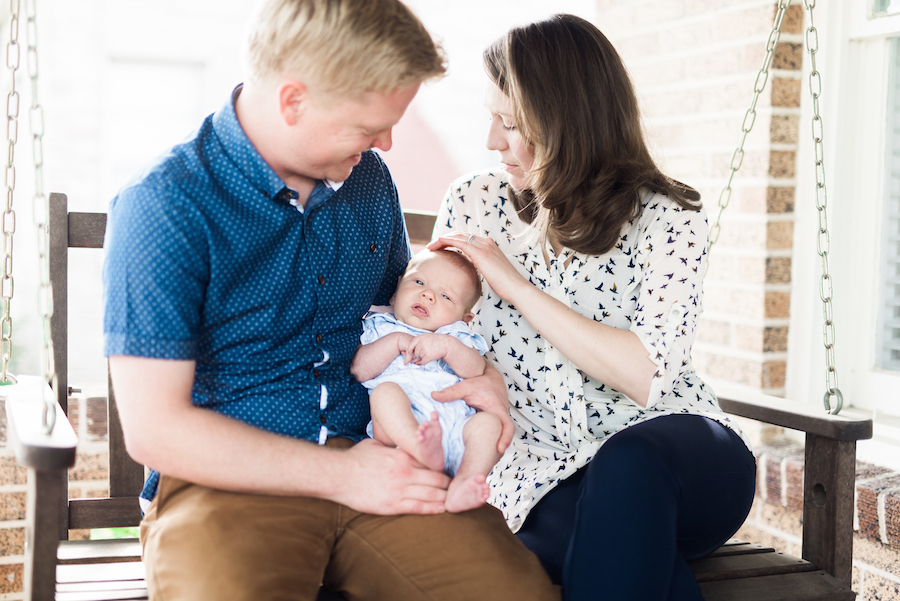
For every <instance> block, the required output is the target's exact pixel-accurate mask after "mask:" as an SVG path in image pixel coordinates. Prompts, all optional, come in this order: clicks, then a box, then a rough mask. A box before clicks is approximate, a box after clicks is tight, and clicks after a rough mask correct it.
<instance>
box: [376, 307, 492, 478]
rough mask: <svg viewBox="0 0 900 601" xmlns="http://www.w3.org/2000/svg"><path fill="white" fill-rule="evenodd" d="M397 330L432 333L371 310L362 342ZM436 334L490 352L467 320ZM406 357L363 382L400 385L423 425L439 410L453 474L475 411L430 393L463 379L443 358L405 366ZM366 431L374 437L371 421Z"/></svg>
mask: <svg viewBox="0 0 900 601" xmlns="http://www.w3.org/2000/svg"><path fill="white" fill-rule="evenodd" d="M394 332H404V333H406V334H410V335H412V336H419V335H421V334H430V333H431V332H429V331H428V330H420V329H419V328H414V327H413V326H411V325H408V324H405V323H403V322H401V321H399V320H398V319H397V318H396V317H394V314H393V313H370V314H369V315H367V316H366V318H365V320H363V333H362V336H361V337H360V342H361V343H362V344H370V343H372V342H375V341H376V340H378V339H379V338H382V337H384V336H387V335H388V334H392V333H394ZM434 333H435V334H449V335H450V336H453V337H454V338H456V339H457V340H459V341H460V342H462V343H463V344H465V345H466V346H468V347H469V348H473V349H475V350H476V351H478V352H479V353H481V354H482V355H484V354H485V353H486V352H487V343H486V342H485V341H484V338H482V337H481V335H480V334H476V333H475V332H473V331H472V330H470V329H469V326H467V325H466V323H465V322H464V321H457V322H454V323H451V324H450V325H446V326H443V327H440V328H438V329H437V330H435V331H434ZM403 360H404V359H403V355H398V356H397V357H396V358H395V359H394V360H393V361H392V362H391V364H390V365H388V366H387V369H385V370H384V371H383V372H382V373H381V374H380V375H378V376H376V377H374V378H372V379H371V380H368V381H366V382H363V383H362V384H363V386H365V387H366V388H368V389H369V390H374V389H375V387H376V386H378V385H379V384H381V383H383V382H393V383H394V384H397V385H398V386H400V388H402V389H403V392H405V393H406V396H408V397H409V403H410V405H411V406H412V411H413V415H414V416H415V418H416V421H418V422H419V423H420V424H421V423H422V422H425V421H429V420H430V419H431V412H432V411H436V412H437V414H438V416H439V420H440V423H441V430H442V431H443V433H442V436H441V447H442V448H443V449H444V469H445V470H446V471H447V473H448V474H450V475H451V476H453V475H455V474H456V470H457V469H459V464H460V462H461V461H462V456H463V451H464V450H465V445H464V443H463V428H464V427H465V425H466V422H467V421H469V418H470V417H472V416H473V415H475V410H474V409H472V408H471V407H469V406H468V405H466V403H465V402H464V401H462V400H457V401H449V402H447V403H439V402H437V401H435V400H434V399H433V398H431V393H432V392H434V391H436V390H443V389H444V388H447V387H448V386H453V385H454V384H456V383H457V382H460V381H462V378H460V377H459V376H457V375H456V374H455V373H454V372H453V370H452V369H451V368H450V366H449V365H447V362H446V361H444V360H443V359H439V360H437V361H431V362H429V363H426V364H425V365H415V364H413V363H409V364H407V365H404V364H403ZM367 431H368V433H369V436H372V422H369V426H368V429H367Z"/></svg>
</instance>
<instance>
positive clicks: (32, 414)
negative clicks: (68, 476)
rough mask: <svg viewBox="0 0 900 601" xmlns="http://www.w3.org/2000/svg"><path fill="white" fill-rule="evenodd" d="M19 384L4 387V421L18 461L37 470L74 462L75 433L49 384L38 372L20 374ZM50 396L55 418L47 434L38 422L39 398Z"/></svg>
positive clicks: (39, 413) (39, 416)
mask: <svg viewBox="0 0 900 601" xmlns="http://www.w3.org/2000/svg"><path fill="white" fill-rule="evenodd" d="M18 380H19V382H18V384H15V385H12V386H9V387H5V388H6V390H5V391H4V392H5V393H6V422H7V424H8V428H9V433H10V438H11V440H13V441H14V449H15V453H16V459H17V460H18V462H19V463H20V464H21V465H23V466H25V467H29V468H35V469H40V470H50V469H67V468H69V467H71V466H73V465H75V447H76V445H77V444H78V437H77V436H76V435H75V431H74V430H73V429H72V426H71V424H70V423H69V420H68V418H67V417H66V414H65V413H64V412H63V410H62V407H60V406H59V404H58V403H57V402H56V396H55V395H53V394H52V391H51V390H50V387H49V385H48V384H47V383H46V382H45V381H44V379H43V378H40V377H37V376H19V378H18ZM44 398H52V399H53V404H54V405H55V406H56V422H55V424H54V426H53V430H52V431H51V433H50V434H45V433H44V431H43V428H42V425H41V411H42V400H43V399H44Z"/></svg>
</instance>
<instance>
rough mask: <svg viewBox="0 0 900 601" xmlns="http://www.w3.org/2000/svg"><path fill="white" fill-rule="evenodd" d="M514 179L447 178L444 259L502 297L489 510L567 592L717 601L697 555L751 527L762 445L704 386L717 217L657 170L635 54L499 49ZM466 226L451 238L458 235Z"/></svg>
mask: <svg viewBox="0 0 900 601" xmlns="http://www.w3.org/2000/svg"><path fill="white" fill-rule="evenodd" d="M484 62H485V66H486V70H487V72H488V75H489V76H490V80H491V81H490V83H489V84H488V86H487V89H486V94H485V100H486V104H487V107H488V109H489V110H490V113H491V125H490V130H489V134H488V139H487V146H488V148H489V149H491V150H496V151H498V152H499V154H500V159H501V161H502V163H503V164H504V168H503V171H502V172H501V171H491V172H483V173H479V174H475V175H472V176H468V177H464V178H462V179H460V180H458V181H456V182H454V184H453V185H452V186H451V188H450V191H449V193H448V196H447V198H446V199H445V201H444V204H443V207H442V209H441V213H440V215H439V217H438V233H439V234H443V235H441V236H440V237H439V238H438V239H437V240H436V241H435V242H433V243H432V244H431V248H443V247H454V248H457V249H459V250H461V251H462V252H464V253H465V254H467V255H468V256H469V257H471V259H472V260H473V262H474V263H475V265H476V266H477V267H478V269H479V271H480V272H481V273H482V275H483V276H484V279H485V281H486V283H487V284H488V286H487V287H486V288H485V293H484V295H483V297H482V302H481V307H480V310H479V313H478V316H477V317H476V318H475V320H474V322H473V327H474V329H475V330H477V331H478V332H479V333H480V334H482V335H483V336H484V337H485V338H486V339H487V340H488V341H489V343H490V344H491V352H490V353H489V356H491V357H492V358H493V359H494V360H495V361H496V364H497V365H498V367H499V369H500V371H502V373H503V374H504V376H505V378H506V382H507V385H508V388H509V403H510V405H511V406H510V414H511V416H512V419H513V421H514V422H515V427H516V432H515V437H514V440H513V443H512V445H511V446H510V448H509V450H508V451H507V453H506V454H505V455H504V457H503V458H502V459H501V460H500V462H499V463H498V464H497V466H496V467H495V468H494V471H493V472H492V474H491V477H490V479H489V482H490V483H491V486H492V497H491V502H492V503H493V504H494V505H496V506H497V507H499V508H500V509H501V510H502V511H503V512H504V514H505V515H506V518H507V520H508V523H509V525H510V527H511V528H512V529H513V530H514V531H516V532H517V533H518V535H519V537H520V538H521V539H522V540H523V541H524V542H525V544H526V545H527V546H528V547H529V548H531V549H532V550H533V551H534V552H535V553H536V554H537V555H538V556H539V557H540V558H541V561H542V562H543V564H544V566H545V567H546V568H547V570H548V572H549V573H550V575H551V577H552V578H553V579H554V580H555V581H556V582H561V583H562V585H563V592H564V596H565V598H566V599H579V600H580V599H593V598H600V597H602V598H605V599H616V600H618V601H621V600H625V599H641V600H645V601H646V600H657V599H659V600H661V599H673V600H674V599H678V600H679V601H684V600H687V599H698V600H699V599H701V596H700V592H699V589H698V587H697V583H696V582H695V580H694V578H693V575H692V573H691V571H690V569H689V568H688V566H687V564H686V561H687V560H690V559H693V558H696V557H701V556H703V555H706V554H708V553H709V552H711V551H713V550H714V549H716V548H717V547H719V546H720V545H721V544H722V543H723V542H724V541H725V540H727V539H728V538H729V537H730V536H731V535H732V534H733V533H734V532H735V530H737V528H738V527H739V526H740V525H741V523H742V522H743V520H744V518H745V517H746V515H747V513H748V511H749V509H750V504H751V501H752V498H753V491H754V482H755V474H756V465H755V460H754V458H753V455H752V453H751V452H750V450H749V445H748V444H747V443H746V441H745V440H744V438H743V435H742V434H741V433H740V431H739V429H738V427H737V426H736V424H734V423H733V422H732V421H731V420H730V419H729V418H728V417H727V416H726V415H725V414H724V413H722V411H721V410H720V409H719V407H718V403H717V401H716V398H715V395H714V394H713V392H712V390H710V389H709V388H708V387H706V386H705V385H704V383H703V382H702V381H701V380H700V379H699V378H698V377H697V375H696V373H695V372H694V369H693V368H692V366H691V361H690V350H691V345H692V343H693V340H694V332H695V329H696V326H697V320H698V317H699V315H700V311H701V298H702V278H703V274H704V270H705V267H706V246H707V236H708V224H707V221H706V215H705V212H704V211H703V209H702V208H701V205H700V202H699V194H697V192H696V191H694V190H693V189H691V188H689V187H687V186H684V185H683V184H680V183H678V182H676V181H673V180H671V179H669V178H667V177H666V176H664V175H663V174H662V173H660V171H659V169H658V168H657V167H656V165H655V164H654V162H653V160H652V158H651V157H650V154H649V152H648V151H647V148H646V144H645V143H644V140H643V137H642V133H641V128H640V119H639V113H638V108H637V101H636V98H635V94H634V91H633V88H632V86H631V82H630V80H629V78H628V75H627V73H626V70H625V67H624V65H623V64H622V61H621V59H620V58H619V56H618V54H617V53H616V52H615V50H614V49H613V47H612V46H611V45H610V43H609V41H608V40H607V39H606V38H605V37H604V36H603V34H602V33H600V32H599V31H598V30H597V29H596V28H595V27H594V26H593V25H591V24H590V23H588V22H586V21H584V20H582V19H579V18H577V17H574V16H570V15H556V16H554V17H552V18H550V19H548V20H546V21H542V22H539V23H534V24H531V25H528V26H524V27H519V28H515V29H513V30H511V31H510V32H509V33H508V34H507V35H506V36H504V37H503V38H501V39H499V40H498V41H497V42H495V43H494V44H493V45H492V46H491V47H489V48H488V49H487V50H486V51H485V54H484ZM451 232H452V233H451Z"/></svg>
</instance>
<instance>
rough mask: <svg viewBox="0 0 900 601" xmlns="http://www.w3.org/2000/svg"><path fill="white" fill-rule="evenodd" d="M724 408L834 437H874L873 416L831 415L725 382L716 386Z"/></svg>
mask: <svg viewBox="0 0 900 601" xmlns="http://www.w3.org/2000/svg"><path fill="white" fill-rule="evenodd" d="M714 389H715V391H716V394H717V396H718V397H719V405H720V406H721V407H722V410H723V411H725V412H726V413H730V414H732V415H737V416H740V417H746V418H749V419H752V420H756V421H759V422H765V423H767V424H773V425H776V426H782V427H784V428H789V429H791V430H799V431H801V432H806V433H807V434H813V435H816V436H821V437H823V438H830V439H832V440H845V441H851V440H852V441H857V440H865V439H868V438H872V420H871V419H868V418H854V417H848V416H845V415H830V414H828V413H825V411H824V409H823V408H822V407H817V406H813V405H808V404H806V403H798V402H797V401H790V400H787V399H782V398H779V397H774V396H769V395H765V394H761V393H758V392H752V391H747V390H741V389H737V388H734V387H729V386H727V385H725V384H716V386H714Z"/></svg>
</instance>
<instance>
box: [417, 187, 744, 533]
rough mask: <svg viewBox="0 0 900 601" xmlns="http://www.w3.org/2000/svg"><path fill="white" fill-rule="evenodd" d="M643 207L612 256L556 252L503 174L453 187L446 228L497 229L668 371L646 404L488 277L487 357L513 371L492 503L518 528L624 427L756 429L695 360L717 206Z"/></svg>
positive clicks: (661, 199)
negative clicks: (570, 352) (570, 349)
mask: <svg viewBox="0 0 900 601" xmlns="http://www.w3.org/2000/svg"><path fill="white" fill-rule="evenodd" d="M642 205H643V208H642V211H641V213H640V215H638V216H637V217H636V218H634V219H632V220H631V221H628V222H627V223H626V224H625V226H624V227H623V228H622V232H621V234H620V236H619V239H618V241H617V242H616V244H615V246H614V247H613V248H612V250H610V251H609V252H607V253H605V254H603V255H586V254H583V253H579V252H575V251H573V250H571V249H565V248H564V249H563V250H562V252H560V254H559V256H558V257H557V256H554V253H553V251H552V250H550V249H549V248H547V253H546V256H547V257H550V259H549V265H548V264H547V261H546V260H545V258H544V256H545V255H544V250H543V249H542V248H541V245H540V244H539V243H538V242H537V239H536V237H535V236H533V235H531V232H530V231H529V226H528V224H526V223H524V222H523V221H522V220H521V219H519V217H518V215H517V214H516V210H515V208H514V206H513V204H512V201H511V200H510V199H509V183H508V180H507V176H506V174H505V173H504V172H503V171H499V170H498V171H489V172H488V171H485V172H481V173H477V174H473V175H468V176H464V177H462V178H460V179H458V180H456V181H455V182H453V183H452V184H451V186H450V189H449V191H448V192H447V196H446V198H445V199H444V202H443V204H442V206H441V210H440V213H439V215H438V219H437V223H436V225H435V234H436V235H442V234H445V233H448V232H451V231H460V232H465V233H472V234H477V235H481V236H488V237H490V238H493V239H494V240H495V241H496V242H497V244H498V245H499V247H500V249H501V250H502V251H503V253H504V254H505V255H506V257H507V258H509V260H510V261H511V262H512V263H513V265H514V266H515V267H516V269H517V270H518V271H519V273H520V274H521V275H522V276H523V277H525V278H526V279H528V280H529V281H530V282H531V283H532V284H533V285H535V286H537V287H538V288H540V289H541V290H543V291H544V292H546V293H547V294H549V295H551V296H552V297H553V298H555V299H556V300H558V301H560V302H561V303H563V304H564V305H566V306H567V307H569V308H570V309H572V310H574V311H576V312H578V313H580V314H581V315H584V316H585V317H588V318H590V319H593V320H595V321H598V322H602V323H604V324H607V325H610V326H613V327H616V328H620V329H624V330H630V331H632V332H634V333H635V334H637V336H638V337H639V338H640V340H641V342H642V343H643V344H644V346H645V347H646V349H647V353H648V356H649V358H650V359H651V361H653V362H654V363H655V364H656V366H657V371H656V374H655V377H654V378H653V382H652V385H651V389H650V396H649V400H648V402H647V407H646V408H643V407H641V406H639V405H638V404H637V403H635V402H634V401H632V400H631V399H630V398H628V397H627V396H626V395H625V394H623V393H621V392H619V391H617V390H614V389H612V388H610V387H608V386H605V385H604V384H603V383H602V382H600V381H598V380H596V379H594V378H592V377H591V376H589V375H587V374H586V373H584V372H582V371H581V370H579V369H578V368H577V367H576V366H575V364H574V363H572V362H571V361H569V360H568V359H567V358H566V357H564V356H563V355H562V354H561V353H560V352H559V351H558V350H556V349H555V348H554V347H553V346H552V345H551V344H550V343H548V342H547V341H546V340H545V339H543V338H542V337H541V335H540V334H539V333H538V332H537V331H536V330H535V329H534V328H533V327H531V325H530V324H529V323H528V322H527V321H526V320H525V319H524V318H523V317H522V314H521V313H520V312H519V311H518V310H517V309H516V308H515V307H514V306H513V305H511V304H509V303H508V302H506V301H504V300H503V299H501V298H499V297H498V296H497V295H496V294H495V293H494V292H493V290H491V288H490V286H489V285H487V283H486V282H485V286H484V294H483V296H482V300H481V303H480V305H479V307H478V309H477V314H476V317H475V319H474V320H473V322H472V324H471V327H472V329H473V330H475V331H476V332H478V333H479V334H481V335H482V336H484V338H485V340H486V341H487V343H488V347H489V350H488V353H487V354H486V357H488V358H490V359H491V360H493V362H494V364H495V365H496V366H497V368H498V369H499V370H500V371H501V373H503V376H504V378H505V380H506V384H507V388H508V396H509V403H510V415H511V416H512V419H513V422H514V423H515V426H516V433H515V436H514V437H513V442H512V444H511V445H510V447H509V448H508V449H507V450H506V453H505V454H504V456H503V457H502V458H501V459H500V461H499V462H498V463H497V465H496V466H494V469H493V471H492V472H491V474H490V476H489V477H488V482H489V483H490V485H491V498H490V500H489V502H490V503H491V504H492V505H494V506H495V507H497V508H499V509H500V510H501V511H502V512H503V514H504V516H505V517H506V520H507V523H508V524H509V526H510V528H511V529H512V530H513V531H514V532H515V531H518V530H519V528H521V526H522V524H523V523H524V521H525V518H526V517H527V516H528V512H529V511H530V510H531V509H532V507H534V506H535V504H536V503H537V502H538V501H539V500H540V499H541V498H542V497H543V496H544V495H546V494H547V493H548V492H549V491H550V490H552V489H553V487H555V486H556V485H557V484H558V483H559V482H561V481H562V480H564V479H566V478H568V477H569V476H571V475H572V474H574V473H575V472H576V471H577V470H579V469H580V468H582V467H584V466H585V465H587V463H588V462H589V461H590V460H591V459H592V458H593V456H594V454H595V453H596V452H597V450H598V449H599V448H600V446H601V445H602V444H603V443H604V442H605V441H606V440H608V439H609V437H610V436H612V435H613V434H615V433H616V432H618V431H620V430H622V429H623V428H627V427H629V426H633V425H635V424H639V423H641V422H644V421H647V420H648V419H652V418H655V417H660V416H662V415H672V414H691V415H702V416H705V417H708V418H710V419H713V420H715V421H717V422H720V423H721V424H723V425H725V426H726V427H729V428H731V429H732V430H734V431H736V432H737V433H738V434H739V435H740V436H741V438H742V439H743V440H744V442H745V444H747V447H748V448H749V447H750V444H749V441H748V440H747V439H746V436H744V434H743V433H742V432H741V431H740V428H739V427H738V426H737V424H736V423H735V422H734V421H733V420H732V418H730V417H729V416H728V415H726V414H725V413H723V412H722V410H721V409H720V408H719V404H718V401H717V400H716V396H715V393H714V392H713V391H712V390H711V389H710V388H709V387H708V386H706V385H705V384H704V383H703V381H702V380H701V379H700V378H699V377H698V376H697V374H696V372H695V371H694V368H693V367H692V365H691V358H690V352H691V346H692V344H693V342H694V334H695V331H696V328H697V322H698V319H699V317H700V313H701V311H702V296H703V292H702V290H703V289H702V280H703V274H704V271H705V269H706V258H707V257H706V247H707V239H708V234H709V224H708V223H707V219H706V213H705V211H703V210H702V209H701V210H699V211H695V210H686V209H683V208H681V207H680V206H679V205H677V204H676V203H675V202H673V201H671V200H670V199H669V198H668V197H666V196H664V195H661V194H657V193H654V192H651V191H649V190H647V191H644V192H643V193H642Z"/></svg>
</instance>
